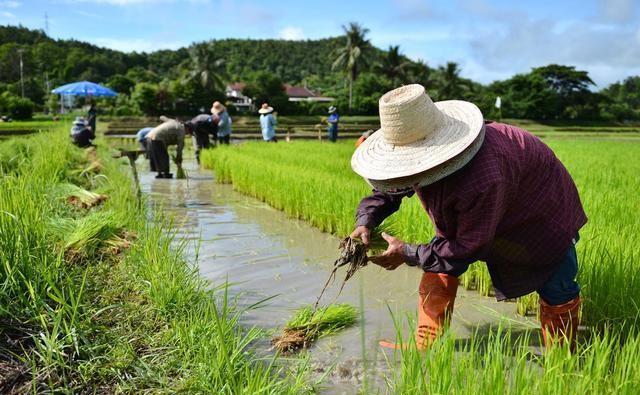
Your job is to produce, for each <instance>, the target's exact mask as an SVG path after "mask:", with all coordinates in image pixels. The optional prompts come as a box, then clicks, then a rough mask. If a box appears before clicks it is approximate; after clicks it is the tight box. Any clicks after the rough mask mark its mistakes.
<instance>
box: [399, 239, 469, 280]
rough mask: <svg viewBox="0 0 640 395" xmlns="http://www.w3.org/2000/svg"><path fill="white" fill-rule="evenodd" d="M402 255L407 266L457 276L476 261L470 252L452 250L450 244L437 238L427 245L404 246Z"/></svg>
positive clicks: (458, 249)
mask: <svg viewBox="0 0 640 395" xmlns="http://www.w3.org/2000/svg"><path fill="white" fill-rule="evenodd" d="M456 250H457V251H456ZM403 255H404V258H405V263H406V264H407V265H409V266H416V267H419V268H421V269H422V270H424V271H426V272H433V273H448V274H457V273H460V272H461V271H464V269H466V267H467V266H468V265H470V264H471V263H473V262H475V261H477V260H478V257H476V256H475V254H474V253H473V252H472V251H465V250H461V249H460V248H452V246H451V242H449V241H448V240H446V239H443V238H439V237H435V238H434V239H433V240H432V241H431V242H430V243H429V244H405V245H404V251H403Z"/></svg>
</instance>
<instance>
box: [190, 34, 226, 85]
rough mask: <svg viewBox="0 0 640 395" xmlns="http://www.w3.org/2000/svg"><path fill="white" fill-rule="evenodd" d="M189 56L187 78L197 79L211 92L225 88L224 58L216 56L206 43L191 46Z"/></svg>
mask: <svg viewBox="0 0 640 395" xmlns="http://www.w3.org/2000/svg"><path fill="white" fill-rule="evenodd" d="M189 56H190V58H189V60H188V61H187V63H186V64H185V65H184V68H185V70H186V76H185V79H186V80H191V81H197V82H198V83H199V85H200V87H201V88H202V89H203V90H204V91H205V92H208V93H210V94H213V93H214V92H216V91H217V92H219V91H221V90H224V81H223V79H224V78H225V77H226V69H225V68H224V59H222V58H219V57H216V53H215V52H213V51H212V50H211V48H210V47H209V45H207V44H205V43H202V44H196V45H194V46H193V47H191V49H190V50H189Z"/></svg>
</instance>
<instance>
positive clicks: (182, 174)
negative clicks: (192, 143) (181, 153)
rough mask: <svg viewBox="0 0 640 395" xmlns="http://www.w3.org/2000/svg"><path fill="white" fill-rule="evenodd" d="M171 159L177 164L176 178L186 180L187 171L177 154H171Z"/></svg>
mask: <svg viewBox="0 0 640 395" xmlns="http://www.w3.org/2000/svg"><path fill="white" fill-rule="evenodd" d="M171 160H173V163H174V164H175V165H176V168H177V169H178V170H177V171H176V178H177V179H178V180H184V179H185V178H187V172H186V171H185V170H184V168H183V167H182V162H178V159H177V158H176V157H175V155H171Z"/></svg>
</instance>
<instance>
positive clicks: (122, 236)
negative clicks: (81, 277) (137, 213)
mask: <svg viewBox="0 0 640 395" xmlns="http://www.w3.org/2000/svg"><path fill="white" fill-rule="evenodd" d="M51 228H52V230H53V231H54V234H57V235H62V249H63V250H64V253H65V256H66V257H67V259H68V260H69V261H79V260H82V259H85V258H87V257H91V256H95V255H96V254H99V253H100V254H112V255H115V254H118V253H120V252H121V251H122V250H123V249H126V248H128V247H129V246H130V245H131V241H130V240H131V239H132V238H133V235H132V234H131V233H129V232H127V231H126V229H125V227H124V225H123V221H121V220H119V219H118V218H117V216H116V215H114V213H112V212H110V211H101V212H94V213H91V214H89V215H87V216H85V217H82V218H78V219H72V218H56V219H54V220H52V221H51Z"/></svg>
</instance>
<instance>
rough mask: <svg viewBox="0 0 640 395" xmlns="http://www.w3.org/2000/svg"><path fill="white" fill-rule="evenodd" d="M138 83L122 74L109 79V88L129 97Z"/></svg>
mask: <svg viewBox="0 0 640 395" xmlns="http://www.w3.org/2000/svg"><path fill="white" fill-rule="evenodd" d="M135 85H136V83H135V82H134V81H133V80H132V79H131V78H129V77H127V76H124V75H122V74H116V75H114V76H112V77H111V78H109V81H107V86H108V87H109V88H111V89H113V90H115V91H116V92H118V93H120V94H125V95H128V94H129V93H131V89H133V87H134V86H135Z"/></svg>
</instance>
